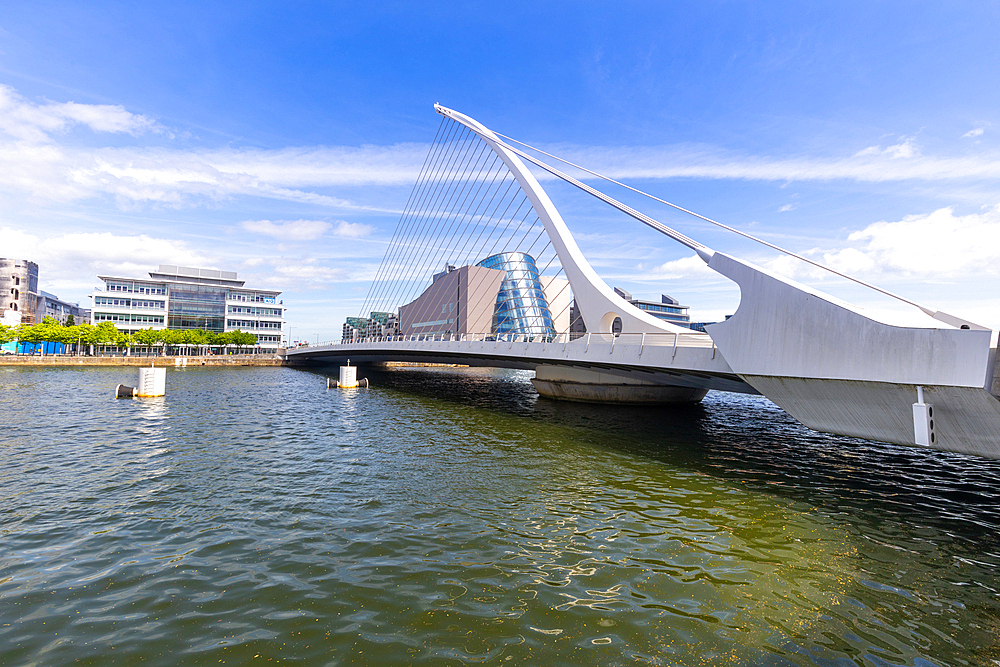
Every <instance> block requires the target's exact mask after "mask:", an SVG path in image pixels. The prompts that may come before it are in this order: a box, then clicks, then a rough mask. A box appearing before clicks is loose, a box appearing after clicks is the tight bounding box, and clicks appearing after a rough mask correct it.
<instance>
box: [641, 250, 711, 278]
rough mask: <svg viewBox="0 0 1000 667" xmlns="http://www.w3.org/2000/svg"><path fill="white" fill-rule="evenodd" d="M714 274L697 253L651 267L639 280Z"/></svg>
mask: <svg viewBox="0 0 1000 667" xmlns="http://www.w3.org/2000/svg"><path fill="white" fill-rule="evenodd" d="M708 275H712V276H714V275H716V274H715V273H714V272H713V271H712V270H711V269H709V268H708V265H707V264H705V261H704V260H703V259H702V258H701V257H699V256H698V255H691V256H690V257H682V258H680V259H674V260H671V261H669V262H665V263H663V264H660V265H659V266H656V267H653V268H652V269H650V270H649V271H648V272H647V273H646V274H645V275H643V276H641V278H639V277H637V278H638V279H641V280H670V279H674V278H693V277H700V276H708Z"/></svg>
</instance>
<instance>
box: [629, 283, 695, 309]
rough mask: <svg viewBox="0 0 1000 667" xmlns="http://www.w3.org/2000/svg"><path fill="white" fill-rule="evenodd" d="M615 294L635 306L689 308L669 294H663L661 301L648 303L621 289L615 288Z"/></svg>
mask: <svg viewBox="0 0 1000 667" xmlns="http://www.w3.org/2000/svg"><path fill="white" fill-rule="evenodd" d="M615 294H617V295H618V296H620V297H621V298H623V299H625V300H626V301H628V302H629V303H634V304H640V303H643V304H648V305H656V306H671V307H673V308H687V306H682V305H681V302H680V301H678V300H677V299H675V298H674V297H672V296H670V295H669V294H661V295H660V300H659V301H646V300H645V299H635V298H633V297H632V293H631V292H626V291H625V290H623V289H622V288H621V287H616V288H615Z"/></svg>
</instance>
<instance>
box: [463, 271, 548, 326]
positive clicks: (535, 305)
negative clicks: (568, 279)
mask: <svg viewBox="0 0 1000 667" xmlns="http://www.w3.org/2000/svg"><path fill="white" fill-rule="evenodd" d="M476 266H481V267H484V268H487V269H498V270H500V271H504V272H505V275H504V279H503V281H502V282H501V284H500V291H499V292H498V293H497V301H496V307H495V309H494V311H493V324H492V327H491V329H492V333H494V334H552V335H554V334H555V327H554V326H553V324H552V313H551V312H550V311H549V304H548V301H547V300H546V299H545V292H544V291H543V290H542V283H541V281H540V280H539V275H538V267H537V266H536V265H535V259H534V258H533V257H532V256H531V255H527V254H525V253H523V252H503V253H500V254H497V255H491V256H489V257H487V258H486V259H484V260H482V261H481V262H479V263H478V264H477V265H476Z"/></svg>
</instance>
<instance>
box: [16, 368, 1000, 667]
mask: <svg viewBox="0 0 1000 667" xmlns="http://www.w3.org/2000/svg"><path fill="white" fill-rule="evenodd" d="M123 373H124V374H125V375H123ZM127 373H128V371H126V370H125V369H86V370H46V369H23V370H22V369H17V370H12V369H0V414H2V415H4V426H3V430H2V431H0V455H2V457H3V461H4V462H5V464H4V466H2V467H0V664H40V665H49V664H51V665H57V664H60V665H61V664H66V663H69V662H71V661H79V662H80V663H81V664H93V665H97V664H106V663H107V662H108V660H107V657H108V656H111V655H113V656H115V657H116V662H119V663H122V664H132V663H135V664H139V663H143V664H163V665H174V664H203V663H204V664H219V663H220V661H224V662H230V663H240V664H242V663H244V662H252V661H253V660H254V659H255V656H259V658H257V659H260V660H262V661H265V662H266V661H268V660H272V659H273V660H292V659H298V660H303V661H306V662H307V663H313V662H316V663H321V664H371V663H388V664H409V663H440V664H449V663H453V664H460V663H468V662H475V663H480V662H482V663H487V664H571V663H572V664H579V663H592V664H627V663H633V662H639V663H643V662H646V663H650V664H678V665H691V664H747V665H757V664H772V665H789V664H790V665H834V664H836V665H840V664H869V665H929V664H932V665H950V664H991V661H992V660H995V659H1000V651H998V646H997V644H998V640H997V635H998V630H1000V628H998V623H997V620H996V619H997V618H998V617H1000V600H998V592H997V590H996V589H997V584H998V582H997V576H996V572H997V566H998V564H1000V549H998V538H997V528H998V526H1000V515H998V513H1000V503H998V498H997V489H998V488H1000V484H998V482H1000V463H998V462H994V461H985V460H980V459H974V458H970V457H963V456H961V455H957V454H949V453H943V452H929V451H924V450H915V449H910V448H903V447H895V446H890V445H880V444H876V443H868V442H864V441H859V440H851V439H847V438H840V437H834V436H826V435H821V434H816V433H813V432H810V431H808V430H807V429H805V428H803V427H801V426H799V425H798V424H796V423H795V422H793V421H791V420H790V419H789V418H788V417H787V416H786V415H784V413H782V412H781V411H780V410H778V409H777V408H775V407H774V406H773V405H772V404H770V403H769V402H767V401H766V400H764V399H762V398H760V397H747V396H733V395H723V394H711V395H709V397H708V398H706V400H705V402H704V403H703V404H702V405H700V406H696V407H686V408H677V409H664V408H621V407H608V406H592V405H581V404H571V403H560V402H553V401H548V400H545V399H539V398H538V397H537V395H536V394H535V393H534V391H533V390H532V389H531V386H530V384H529V383H528V382H527V378H528V375H527V374H525V373H523V372H512V371H488V370H479V369H460V370H456V369H448V370H447V371H445V370H412V369H406V370H383V371H367V370H366V371H365V372H363V373H362V375H367V376H369V377H370V378H371V379H372V388H371V389H369V390H352V391H342V390H327V389H325V377H324V376H323V375H321V374H319V373H311V372H303V371H296V370H292V369H283V368H260V369H245V368H244V369H203V368H199V369H186V370H173V369H171V370H170V371H169V372H168V377H167V396H166V397H163V398H160V399H143V400H132V401H115V400H114V399H112V398H111V389H112V388H113V387H114V385H115V384H117V383H118V382H122V381H125V380H127V379H128V377H127Z"/></svg>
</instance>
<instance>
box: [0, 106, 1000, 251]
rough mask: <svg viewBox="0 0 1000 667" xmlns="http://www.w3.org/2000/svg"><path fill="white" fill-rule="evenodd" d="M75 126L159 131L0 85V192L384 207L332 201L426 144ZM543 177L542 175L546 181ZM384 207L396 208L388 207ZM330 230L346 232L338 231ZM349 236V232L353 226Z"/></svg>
mask: <svg viewBox="0 0 1000 667" xmlns="http://www.w3.org/2000/svg"><path fill="white" fill-rule="evenodd" d="M74 126H83V127H88V128H90V129H92V130H94V131H95V132H101V133H116V134H118V135H131V136H139V135H141V134H144V133H145V134H148V133H159V134H161V135H163V136H168V134H169V133H168V132H167V131H166V130H165V129H164V128H162V127H161V126H160V125H158V124H157V123H156V122H155V121H153V120H151V119H149V118H147V117H146V116H143V115H139V114H133V113H131V112H129V111H127V110H125V109H124V108H122V107H120V106H114V105H91V104H80V103H76V102H61V103H60V102H43V103H35V102H31V101H28V100H26V99H25V98H23V97H21V96H20V95H19V94H18V93H17V92H16V91H14V90H13V89H12V88H10V87H7V86H0V192H6V193H8V194H9V195H11V196H13V197H14V198H27V199H29V200H30V201H31V203H32V204H37V203H47V202H71V201H79V200H85V199H93V198H110V199H112V200H114V201H116V202H117V203H118V206H119V207H121V208H124V209H129V208H135V207H141V206H147V205H150V204H152V205H166V206H189V205H195V204H198V203H201V202H204V201H206V200H207V201H212V202H216V201H226V200H231V199H234V198H238V197H263V198H268V199H277V200H284V201H295V202H302V203H308V204H314V205H320V206H325V207H330V208H341V209H348V210H370V211H383V212H385V209H384V208H380V207H378V206H369V205H365V204H364V203H355V202H352V201H350V200H349V199H347V198H345V197H343V196H340V195H339V194H338V192H337V191H338V190H339V191H341V192H342V191H343V188H345V187H363V186H399V185H410V184H412V183H413V182H414V180H415V179H416V177H417V174H418V172H419V170H420V165H421V164H422V163H423V160H424V157H425V155H426V153H427V148H428V147H427V145H426V144H415V143H408V144H395V145H390V146H371V145H366V146H358V147H350V146H306V147H288V148H280V149H275V150H263V149H253V148H238V147H237V148H222V149H193V150H189V149H181V148H175V147H169V146H125V147H117V148H112V147H98V148H88V147H84V146H80V145H78V142H77V143H73V142H69V141H68V140H67V139H66V138H65V137H63V136H61V135H62V134H63V133H65V132H66V131H67V130H68V129H70V128H72V127H74ZM552 150H553V152H554V153H556V154H558V155H563V156H564V157H566V158H568V159H571V160H573V161H575V162H578V163H581V164H585V165H588V166H590V167H592V168H594V169H595V170H597V171H600V172H602V173H605V174H607V175H609V176H613V177H617V178H623V179H668V178H702V179H744V180H769V181H780V182H791V181H802V180H833V179H849V180H855V181H867V182H878V181H895V180H906V179H923V180H934V181H937V182H941V181H946V180H947V181H954V180H958V179H961V180H968V179H996V178H998V177H1000V154H998V153H997V152H992V153H986V152H980V153H977V154H975V155H964V156H950V157H949V156H934V155H924V154H922V153H921V151H920V149H919V147H918V145H917V143H916V140H915V138H914V137H903V138H902V139H901V141H899V142H898V143H896V144H893V145H890V146H887V147H882V146H872V147H869V148H867V149H864V150H862V151H859V152H857V153H855V154H854V155H849V154H843V155H832V156H790V157H772V156H760V155H746V154H740V153H736V152H731V151H726V150H722V149H719V148H717V147H713V146H705V145H692V144H685V145H676V146H653V147H589V148H588V147H580V146H556V147H554V148H552ZM545 178H551V177H545ZM393 212H395V211H393ZM340 233H341V235H345V236H349V235H351V233H349V230H346V229H345V230H342V231H341V232H340ZM354 233H359V232H354Z"/></svg>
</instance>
